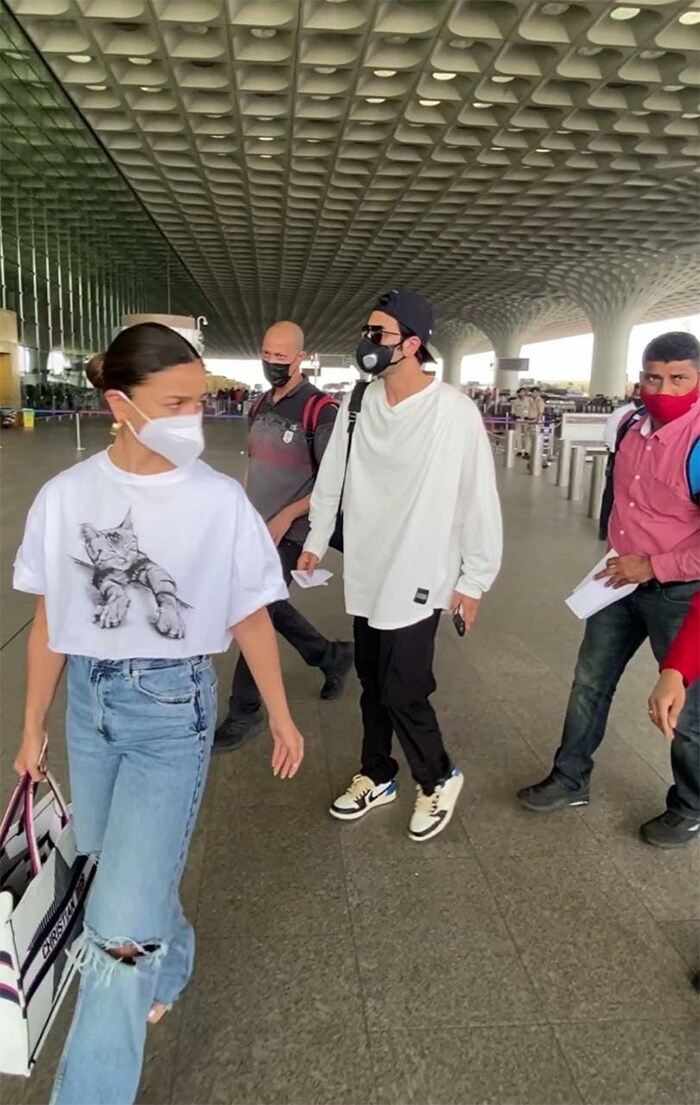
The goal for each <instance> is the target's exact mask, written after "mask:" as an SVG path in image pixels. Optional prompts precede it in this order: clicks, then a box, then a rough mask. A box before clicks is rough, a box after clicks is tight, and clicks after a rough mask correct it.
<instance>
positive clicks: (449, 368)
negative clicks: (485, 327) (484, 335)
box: [432, 320, 475, 388]
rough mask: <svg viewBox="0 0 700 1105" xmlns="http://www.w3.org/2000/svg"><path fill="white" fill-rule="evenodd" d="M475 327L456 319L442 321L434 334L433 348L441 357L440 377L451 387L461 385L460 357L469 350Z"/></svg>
mask: <svg viewBox="0 0 700 1105" xmlns="http://www.w3.org/2000/svg"><path fill="white" fill-rule="evenodd" d="M474 335H475V329H474V327H473V326H472V325H471V324H470V323H464V322H462V321H459V320H456V321H453V322H447V323H444V324H443V325H442V326H441V327H440V328H439V329H438V331H437V333H436V334H435V339H434V342H433V343H432V345H433V349H434V350H435V351H436V352H439V354H440V356H441V357H442V379H443V383H445V384H452V386H453V387H456V388H458V387H461V385H462V375H461V374H462V358H463V357H464V355H465V354H466V353H468V352H469V346H470V341H473V340H474Z"/></svg>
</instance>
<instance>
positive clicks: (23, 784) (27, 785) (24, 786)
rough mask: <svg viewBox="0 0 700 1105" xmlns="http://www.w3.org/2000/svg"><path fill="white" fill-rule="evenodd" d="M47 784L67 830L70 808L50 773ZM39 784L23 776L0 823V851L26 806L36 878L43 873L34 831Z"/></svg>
mask: <svg viewBox="0 0 700 1105" xmlns="http://www.w3.org/2000/svg"><path fill="white" fill-rule="evenodd" d="M46 782H47V783H48V785H49V787H50V789H51V791H52V793H53V796H54V800H55V802H56V805H57V806H58V811H59V815H60V818H61V828H65V827H66V825H67V824H68V822H69V821H70V813H69V812H68V806H67V805H66V803H65V799H64V797H63V795H62V794H61V791H60V788H59V786H58V783H57V782H56V780H55V778H54V777H53V775H51V773H50V772H47V774H46ZM38 787H39V783H35V782H34V781H33V779H32V777H31V776H30V775H28V774H25V775H22V777H21V778H20V780H19V782H18V783H17V786H16V787H15V789H14V792H13V794H12V797H11V798H10V801H9V804H8V807H7V810H6V811H5V816H4V817H3V819H2V823H0V851H2V849H3V848H4V847H5V841H6V840H7V836H8V833H9V831H10V829H11V827H12V825H13V824H14V821H15V817H16V815H17V812H18V810H19V808H20V806H21V805H22V804H23V805H24V811H23V822H24V835H25V837H26V840H27V848H28V850H29V862H30V864H31V868H32V876H33V877H36V875H38V874H39V872H40V871H41V856H40V855H39V847H38V845H37V842H36V833H35V831H34V798H35V796H36V792H37V789H38Z"/></svg>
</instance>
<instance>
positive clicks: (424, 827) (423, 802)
mask: <svg viewBox="0 0 700 1105" xmlns="http://www.w3.org/2000/svg"><path fill="white" fill-rule="evenodd" d="M463 784H464V776H463V775H462V772H461V771H458V770H457V768H456V767H453V768H452V774H451V775H450V777H449V779H446V780H445V782H444V783H439V784H438V786H436V787H435V790H434V791H433V793H432V794H424V793H423V791H422V790H421V788H420V787H418V788H417V789H418V797H417V798H416V806H415V809H414V811H413V817H412V818H411V824H410V825H409V827H408V835H409V836H410V838H411V840H430V838H431V836H437V834H438V833H441V832H442V830H443V829H445V828H447V826H448V825H449V823H450V819H451V817H452V814H453V813H454V808H455V805H456V804H457V799H458V798H459V792H460V791H461V789H462V786H463Z"/></svg>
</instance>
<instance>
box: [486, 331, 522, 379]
mask: <svg viewBox="0 0 700 1105" xmlns="http://www.w3.org/2000/svg"><path fill="white" fill-rule="evenodd" d="M493 343H494V350H493V351H494V354H495V358H496V364H495V369H494V371H495V376H494V384H495V386H496V387H497V388H498V389H499V391H517V388H518V383H519V381H520V372H515V371H513V370H512V369H508V368H502V367H501V361H504V360H507V359H509V358H510V357H519V356H520V350H521V349H522V347H523V340H522V335H521V334H520V333H510V334H504V335H502V336H494V338H493Z"/></svg>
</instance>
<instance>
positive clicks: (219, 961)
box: [173, 934, 364, 1105]
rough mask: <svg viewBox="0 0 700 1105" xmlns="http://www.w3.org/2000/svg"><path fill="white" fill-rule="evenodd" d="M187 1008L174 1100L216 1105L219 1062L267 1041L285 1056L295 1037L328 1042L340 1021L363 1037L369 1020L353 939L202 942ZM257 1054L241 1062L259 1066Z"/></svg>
mask: <svg viewBox="0 0 700 1105" xmlns="http://www.w3.org/2000/svg"><path fill="white" fill-rule="evenodd" d="M182 1008H183V1020H182V1028H181V1031H180V1037H179V1042H178V1048H177V1059H176V1068H175V1079H174V1083H173V1101H174V1102H176V1103H178V1105H186V1103H187V1105H191V1103H192V1102H209V1101H210V1100H211V1093H212V1085H213V1079H214V1077H215V1076H216V1065H217V1063H218V1062H220V1061H221V1058H222V1056H225V1055H226V1054H227V1053H228V1052H229V1051H230V1050H231V1049H232V1048H235V1047H237V1046H238V1045H239V1044H240V1042H241V1041H243V1042H244V1043H245V1041H254V1040H256V1039H262V1038H264V1037H265V1038H269V1039H270V1040H271V1041H273V1043H272V1044H271V1047H277V1048H278V1049H282V1050H284V1049H285V1048H286V1046H287V1041H288V1040H290V1039H293V1038H294V1037H295V1034H298V1033H318V1034H319V1035H321V1036H324V1035H325V1036H328V1035H329V1034H331V1035H332V1034H333V1033H335V1032H337V1030H338V1026H339V1023H342V1026H343V1028H344V1030H346V1031H347V1032H348V1033H349V1034H350V1035H352V1034H353V1033H354V1034H355V1035H356V1036H361V1034H362V1032H363V1031H364V1019H363V1012H362V1001H361V995H360V982H359V977H358V973H357V964H356V959H355V951H354V945H353V941H352V938H351V937H350V935H332V936H328V937H307V936H297V937H295V938H294V939H290V940H288V939H285V938H282V937H280V938H278V939H276V940H275V939H274V938H269V939H266V940H260V939H257V938H256V937H254V936H252V935H250V934H248V935H247V936H246V938H245V940H243V941H242V940H239V939H237V938H236V936H235V934H234V935H233V936H232V937H230V938H228V939H226V940H222V938H221V937H220V936H219V937H216V938H214V939H212V940H210V941H207V942H206V943H205V944H204V945H202V944H201V943H200V947H199V953H198V958H197V963H196V968H195V977H194V978H193V981H192V983H191V986H190V988H189V990H188V993H187V994H186V995H185V997H184V999H183V1002H182ZM275 1040H276V1041H278V1042H277V1044H276V1045H275V1044H274V1041H275ZM256 1055H257V1052H255V1053H254V1054H253V1056H252V1058H251V1056H250V1055H249V1056H248V1058H247V1059H246V1058H245V1056H244V1057H243V1059H242V1060H241V1062H247V1063H248V1064H249V1066H250V1064H251V1063H253V1065H254V1062H253V1061H254V1060H255V1061H257V1060H256V1059H255V1056H256ZM229 1076H232V1075H229ZM271 1077H272V1073H271ZM233 1100H234V1101H236V1100H237V1099H235V1098H234V1099H233ZM300 1105H301V1103H300ZM328 1105H331V1099H329V1102H328Z"/></svg>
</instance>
